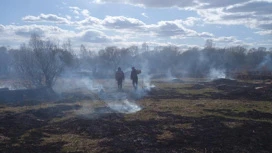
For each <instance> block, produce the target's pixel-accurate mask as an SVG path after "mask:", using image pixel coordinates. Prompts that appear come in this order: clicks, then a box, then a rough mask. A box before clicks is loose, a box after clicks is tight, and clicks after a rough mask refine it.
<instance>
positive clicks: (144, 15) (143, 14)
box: [141, 13, 149, 18]
mask: <svg viewBox="0 0 272 153" xmlns="http://www.w3.org/2000/svg"><path fill="white" fill-rule="evenodd" d="M141 15H142V16H143V17H146V18H149V17H148V16H147V15H146V13H142V14H141Z"/></svg>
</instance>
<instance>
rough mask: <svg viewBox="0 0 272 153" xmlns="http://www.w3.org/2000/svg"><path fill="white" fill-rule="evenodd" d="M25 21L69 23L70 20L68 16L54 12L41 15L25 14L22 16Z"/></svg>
mask: <svg viewBox="0 0 272 153" xmlns="http://www.w3.org/2000/svg"><path fill="white" fill-rule="evenodd" d="M22 20H23V21H27V22H54V23H58V24H69V23H70V21H69V20H68V19H66V18H63V17H59V16H57V15H54V14H41V15H39V16H30V15H29V16H25V17H23V18H22Z"/></svg>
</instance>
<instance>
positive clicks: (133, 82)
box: [132, 79, 138, 89]
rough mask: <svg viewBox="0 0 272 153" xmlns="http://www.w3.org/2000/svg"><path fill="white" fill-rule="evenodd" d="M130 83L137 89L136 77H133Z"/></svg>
mask: <svg viewBox="0 0 272 153" xmlns="http://www.w3.org/2000/svg"><path fill="white" fill-rule="evenodd" d="M132 85H133V87H134V89H137V87H138V79H133V80H132Z"/></svg>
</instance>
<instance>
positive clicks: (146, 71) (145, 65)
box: [138, 61, 156, 91]
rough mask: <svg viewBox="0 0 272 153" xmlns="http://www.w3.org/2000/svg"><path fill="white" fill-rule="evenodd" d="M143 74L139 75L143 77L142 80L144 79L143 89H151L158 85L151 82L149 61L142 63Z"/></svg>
mask: <svg viewBox="0 0 272 153" xmlns="http://www.w3.org/2000/svg"><path fill="white" fill-rule="evenodd" d="M141 69H142V70H141V71H142V72H141V74H140V75H139V76H138V77H142V78H140V80H142V89H144V90H147V91H150V90H151V88H154V87H156V86H155V85H154V84H151V77H152V75H150V74H149V65H148V62H147V61H144V62H143V63H142V64H141Z"/></svg>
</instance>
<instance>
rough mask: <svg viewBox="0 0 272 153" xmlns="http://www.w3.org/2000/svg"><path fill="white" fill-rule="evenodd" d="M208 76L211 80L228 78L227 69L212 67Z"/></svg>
mask: <svg viewBox="0 0 272 153" xmlns="http://www.w3.org/2000/svg"><path fill="white" fill-rule="evenodd" d="M208 78H209V79H211V80H214V79H220V78H226V72H225V70H222V69H220V70H219V69H215V68H212V69H211V70H210V72H209V74H208Z"/></svg>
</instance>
